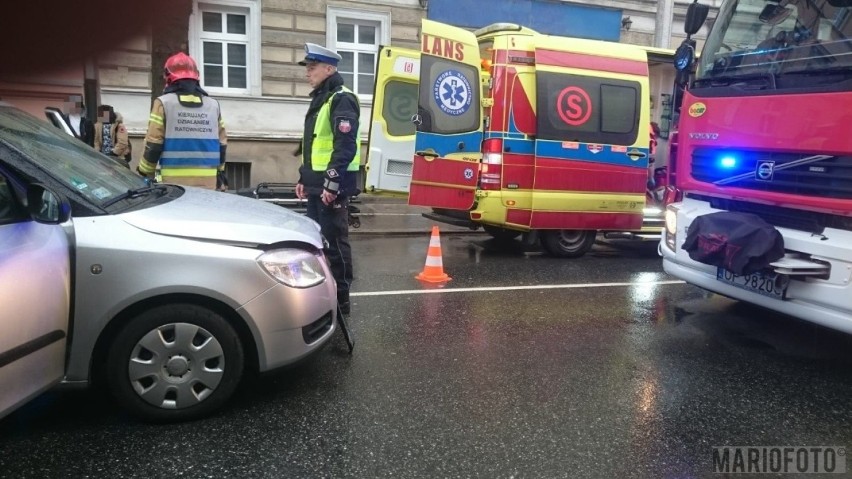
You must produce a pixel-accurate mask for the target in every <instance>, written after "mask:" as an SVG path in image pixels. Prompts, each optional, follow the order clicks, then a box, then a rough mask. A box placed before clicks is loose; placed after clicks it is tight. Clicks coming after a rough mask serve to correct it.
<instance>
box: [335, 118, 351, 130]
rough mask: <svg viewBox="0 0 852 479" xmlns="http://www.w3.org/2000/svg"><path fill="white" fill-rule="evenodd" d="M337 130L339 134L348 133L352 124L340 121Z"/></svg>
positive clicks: (347, 121)
mask: <svg viewBox="0 0 852 479" xmlns="http://www.w3.org/2000/svg"><path fill="white" fill-rule="evenodd" d="M337 130H338V131H340V132H341V133H349V132H350V131H352V124H351V123H349V120H340V122H339V123H337Z"/></svg>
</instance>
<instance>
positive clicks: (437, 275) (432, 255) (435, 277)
mask: <svg viewBox="0 0 852 479" xmlns="http://www.w3.org/2000/svg"><path fill="white" fill-rule="evenodd" d="M415 278H417V279H419V280H420V281H426V282H427V283H443V282H446V281H449V280H451V279H452V278H450V277H449V276H447V273H444V262H443V260H442V259H441V236H440V233H439V232H438V227H437V226H433V227H432V238H431V239H429V251H428V252H427V253H426V266H424V267H423V272H421V273H420V274H418V275H417V276H415Z"/></svg>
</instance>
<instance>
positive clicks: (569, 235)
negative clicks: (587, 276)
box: [541, 230, 597, 258]
mask: <svg viewBox="0 0 852 479" xmlns="http://www.w3.org/2000/svg"><path fill="white" fill-rule="evenodd" d="M596 236H597V231H595V230H552V231H543V232H542V238H541V244H542V246H543V247H544V250H545V251H546V252H547V254H549V255H551V256H556V257H557V258H579V257H580V256H583V255H584V254H586V253H587V252H588V251H589V250H590V249H592V246H593V245H594V244H595V237H596Z"/></svg>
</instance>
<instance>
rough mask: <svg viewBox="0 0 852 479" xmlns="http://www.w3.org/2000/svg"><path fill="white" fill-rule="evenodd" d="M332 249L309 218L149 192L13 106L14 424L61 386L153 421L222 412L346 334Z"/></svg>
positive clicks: (0, 172) (4, 398)
mask: <svg viewBox="0 0 852 479" xmlns="http://www.w3.org/2000/svg"><path fill="white" fill-rule="evenodd" d="M322 250H323V239H322V236H321V235H320V232H319V227H318V225H317V224H316V223H314V222H313V221H311V220H309V219H307V218H305V217H304V216H301V215H298V214H296V213H293V212H291V211H288V210H287V209H285V208H281V207H278V206H274V205H270V204H266V203H264V202H262V201H258V200H255V199H250V198H243V197H239V196H236V195H231V194H227V193H220V192H215V191H207V190H201V189H195V188H184V187H180V186H175V185H160V184H155V185H147V184H146V183H145V182H144V180H143V179H142V178H140V177H138V176H136V175H135V174H133V173H131V172H130V171H129V170H128V169H127V168H126V167H124V166H122V165H120V164H118V163H116V162H115V161H112V160H111V159H109V158H107V157H106V156H103V155H101V154H99V153H96V152H95V151H94V150H92V149H91V148H89V147H88V146H86V145H85V144H83V143H82V142H80V141H77V140H75V139H73V138H71V137H69V136H67V135H65V134H63V133H62V132H61V131H60V130H57V129H56V128H53V127H51V126H50V125H48V124H47V123H45V122H43V121H39V120H37V119H36V118H34V117H32V116H29V115H27V114H26V113H23V112H21V111H19V110H16V109H14V108H12V107H10V106H8V105H5V104H2V103H0V417H2V416H3V415H5V414H7V413H8V412H9V411H11V410H13V409H14V408H15V407H18V406H19V405H21V404H23V403H24V402H25V401H26V400H28V399H29V398H32V397H34V396H36V395H38V394H39V393H41V392H42V391H44V390H45V389H47V388H49V387H51V386H52V385H53V384H55V383H56V382H58V381H64V382H66V383H78V384H90V383H93V382H95V383H101V382H103V384H105V385H106V386H107V388H108V389H109V390H110V391H111V393H112V394H113V396H114V397H115V398H116V399H117V400H118V402H119V403H120V404H121V405H122V406H123V407H125V408H126V409H127V410H129V411H130V412H132V413H133V414H135V415H137V416H139V417H141V418H143V419H147V420H155V421H164V420H183V419H192V418H197V417H201V416H203V415H206V414H209V413H210V412H212V411H214V410H215V409H217V408H218V407H220V406H221V405H222V404H223V403H224V402H225V401H227V399H228V398H229V397H230V396H231V395H232V394H233V392H234V390H235V389H236V388H237V386H238V384H239V382H240V380H241V378H242V377H243V376H244V374H245V373H246V372H248V371H250V370H255V371H267V370H270V369H273V368H277V367H279V366H284V365H286V364H290V363H293V362H294V361H296V360H299V359H300V358H303V357H305V356H307V355H309V354H311V353H313V352H315V351H317V350H318V349H319V348H320V347H321V346H322V345H323V344H324V343H326V342H327V341H328V339H329V338H330V337H331V336H332V334H333V333H334V330H335V319H336V298H337V295H336V286H335V284H334V280H333V279H332V276H331V274H330V271H329V269H328V264H327V262H326V260H325V257H324V255H323V252H322Z"/></svg>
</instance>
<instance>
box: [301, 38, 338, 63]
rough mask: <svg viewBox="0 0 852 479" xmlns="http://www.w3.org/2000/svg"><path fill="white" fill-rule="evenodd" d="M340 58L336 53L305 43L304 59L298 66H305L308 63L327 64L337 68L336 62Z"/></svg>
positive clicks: (314, 44)
mask: <svg viewBox="0 0 852 479" xmlns="http://www.w3.org/2000/svg"><path fill="white" fill-rule="evenodd" d="M341 58H342V57H341V56H340V55H338V54H337V52H335V51H332V50H329V49H328V48H325V47H321V46H319V45H317V44H316V43H305V59H304V60H302V61H300V62H299V65H302V66H305V65H307V64H308V63H328V64H329V65H333V66H337V62H339V61H340V59H341Z"/></svg>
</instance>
